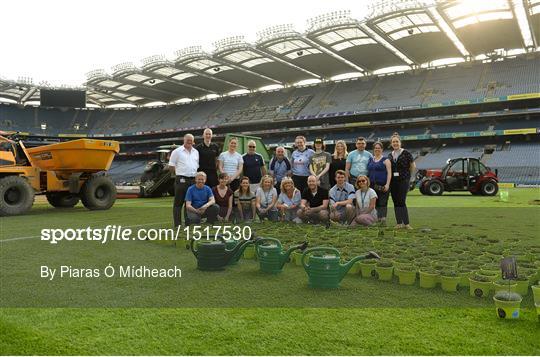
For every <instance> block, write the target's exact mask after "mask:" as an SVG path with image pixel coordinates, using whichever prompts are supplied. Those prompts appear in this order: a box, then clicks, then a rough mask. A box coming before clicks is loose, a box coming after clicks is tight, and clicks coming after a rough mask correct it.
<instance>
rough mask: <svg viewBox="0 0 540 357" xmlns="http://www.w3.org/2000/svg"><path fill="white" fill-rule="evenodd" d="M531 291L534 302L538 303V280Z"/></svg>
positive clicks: (539, 291)
mask: <svg viewBox="0 0 540 357" xmlns="http://www.w3.org/2000/svg"><path fill="white" fill-rule="evenodd" d="M532 291H533V297H534V302H535V304H540V281H538V283H537V284H536V285H533V286H532Z"/></svg>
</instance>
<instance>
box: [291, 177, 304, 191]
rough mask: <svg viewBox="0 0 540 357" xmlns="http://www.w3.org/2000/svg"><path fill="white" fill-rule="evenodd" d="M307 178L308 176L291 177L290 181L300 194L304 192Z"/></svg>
mask: <svg viewBox="0 0 540 357" xmlns="http://www.w3.org/2000/svg"><path fill="white" fill-rule="evenodd" d="M307 178H308V176H296V175H293V176H292V180H293V182H294V187H296V188H297V189H298V190H300V192H304V190H305V188H306V187H307Z"/></svg>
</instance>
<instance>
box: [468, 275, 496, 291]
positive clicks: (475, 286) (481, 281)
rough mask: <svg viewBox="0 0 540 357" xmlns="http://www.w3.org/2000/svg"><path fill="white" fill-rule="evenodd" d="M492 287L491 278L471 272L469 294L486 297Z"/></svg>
mask: <svg viewBox="0 0 540 357" xmlns="http://www.w3.org/2000/svg"><path fill="white" fill-rule="evenodd" d="M492 289H493V280H492V279H491V278H490V277H487V276H485V275H482V274H478V273H475V274H472V275H471V277H470V278H469V294H470V295H471V296H476V297H487V296H489V293H490V291H491V290H492Z"/></svg>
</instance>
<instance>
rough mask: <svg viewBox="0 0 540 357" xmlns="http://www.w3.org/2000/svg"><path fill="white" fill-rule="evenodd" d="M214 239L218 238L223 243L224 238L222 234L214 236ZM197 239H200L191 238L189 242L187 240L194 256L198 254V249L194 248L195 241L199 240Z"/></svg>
mask: <svg viewBox="0 0 540 357" xmlns="http://www.w3.org/2000/svg"><path fill="white" fill-rule="evenodd" d="M216 239H219V240H221V241H222V242H223V243H225V238H223V236H222V235H218V236H216ZM199 241H200V239H199V240H195V239H191V240H190V242H189V248H190V249H191V251H192V252H193V254H194V255H195V256H197V255H198V254H199V249H195V242H199Z"/></svg>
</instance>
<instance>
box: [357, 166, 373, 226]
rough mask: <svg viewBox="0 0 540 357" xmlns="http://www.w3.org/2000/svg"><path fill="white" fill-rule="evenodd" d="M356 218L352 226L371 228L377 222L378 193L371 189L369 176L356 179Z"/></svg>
mask: <svg viewBox="0 0 540 357" xmlns="http://www.w3.org/2000/svg"><path fill="white" fill-rule="evenodd" d="M356 187H357V188H358V190H357V191H356V217H355V218H354V220H353V221H352V222H351V226H355V225H357V224H361V225H363V226H371V225H372V224H373V223H375V222H377V209H376V208H375V205H376V202H377V193H376V192H375V190H374V189H372V188H370V187H369V178H368V177H367V176H358V177H357V178H356Z"/></svg>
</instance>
